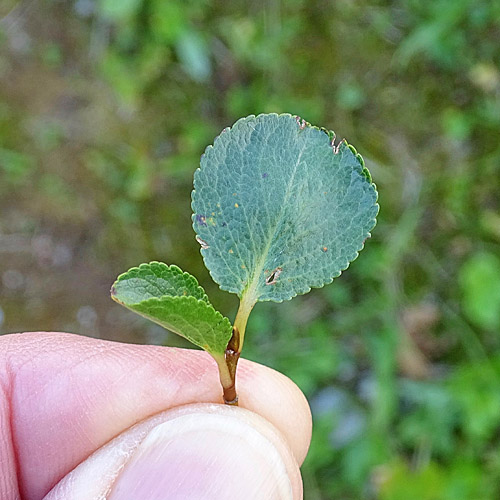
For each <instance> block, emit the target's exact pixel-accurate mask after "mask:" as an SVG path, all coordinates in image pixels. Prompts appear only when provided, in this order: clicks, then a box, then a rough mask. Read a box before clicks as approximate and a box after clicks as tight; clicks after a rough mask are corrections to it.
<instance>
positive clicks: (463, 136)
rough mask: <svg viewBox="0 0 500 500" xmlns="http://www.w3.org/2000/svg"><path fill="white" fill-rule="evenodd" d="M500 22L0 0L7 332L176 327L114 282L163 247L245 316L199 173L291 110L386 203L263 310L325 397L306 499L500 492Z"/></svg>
mask: <svg viewBox="0 0 500 500" xmlns="http://www.w3.org/2000/svg"><path fill="white" fill-rule="evenodd" d="M499 39H500V3H499V2H491V1H489V0H456V1H454V2H452V1H450V0H434V1H433V2H421V1H417V0H395V1H392V2H389V1H382V0H381V1H372V2H369V1H367V0H358V1H353V0H338V1H333V0H332V1H319V0H312V1H311V0H309V1H306V0H290V1H287V2H280V1H278V0H270V1H269V2H244V1H243V0H235V1H232V2H220V1H214V2H208V1H207V0H187V1H181V0H169V1H168V2H166V1H163V0H122V1H120V2H117V1H114V0H74V1H68V2H61V1H58V0H44V1H40V2H32V1H29V0H26V1H25V2H23V1H14V0H7V1H6V2H2V5H1V6H0V211H1V217H0V254H1V255H0V258H1V264H0V279H1V283H0V328H1V331H2V332H4V333H5V332H11V331H19V330H27V329H46V330H50V329H56V330H67V331H75V332H79V333H82V334H87V335H98V336H101V337H103V338H110V339H117V340H122V341H132V342H154V343H164V342H167V343H169V344H170V345H172V344H174V343H177V344H176V345H184V344H180V343H179V342H180V341H178V340H177V339H176V338H173V337H172V336H167V335H166V334H165V332H164V331H162V330H161V329H159V328H157V327H155V326H150V325H148V324H147V323H145V322H143V321H142V320H141V319H138V320H136V319H134V318H132V317H131V316H128V315H127V312H125V311H121V310H120V309H119V308H118V307H117V306H116V307H115V306H113V304H112V303H111V300H110V299H108V290H109V285H110V284H111V283H112V281H113V278H114V277H115V276H116V274H117V273H118V272H120V271H122V270H123V269H125V268H127V267H129V266H131V265H135V264H137V263H138V262H143V261H147V260H152V259H157V260H163V261H166V262H168V263H175V264H178V265H179V266H180V267H182V268H183V269H186V270H189V271H190V272H191V273H193V274H195V275H196V276H198V277H199V279H200V282H201V283H202V284H203V285H204V286H205V287H206V288H207V291H208V293H209V295H210V296H211V298H212V300H213V302H214V305H215V306H216V307H217V308H219V309H221V310H222V311H223V312H225V313H227V314H231V313H232V312H233V313H234V311H235V305H236V304H235V302H234V299H233V298H231V297H229V296H228V294H224V293H222V292H220V291H219V290H218V289H217V287H216V286H215V285H214V284H213V283H212V282H211V280H210V278H209V275H208V273H207V271H206V270H205V269H204V267H203V264H202V261H201V258H200V255H199V252H198V246H197V243H196V242H195V240H194V233H193V232H192V230H191V228H190V227H189V226H190V213H191V212H190V191H191V182H192V174H193V172H194V170H195V168H196V167H197V165H198V162H199V156H200V154H201V153H202V152H203V149H204V148H205V147H206V145H207V144H209V143H210V142H211V141H212V140H213V138H214V136H215V135H216V134H217V133H218V132H219V131H220V130H221V129H222V128H223V127H225V126H227V125H230V124H231V123H233V122H234V121H235V120H236V119H237V118H239V117H240V116H243V115H246V114H249V113H259V112H271V111H274V112H284V111H286V112H291V113H293V114H298V115H300V116H302V117H304V118H305V119H307V120H308V121H310V122H312V123H314V124H318V125H322V126H325V127H328V128H332V129H334V130H335V131H336V133H337V136H338V137H347V138H348V140H349V141H350V142H352V143H353V144H355V146H356V148H357V149H358V150H359V151H360V152H361V154H363V156H364V157H365V160H366V163H367V166H368V167H369V168H370V169H371V171H372V174H373V177H374V179H375V181H376V183H377V185H378V188H379V192H380V203H381V212H380V217H379V224H378V226H377V227H376V229H375V230H374V234H373V238H372V240H371V241H368V242H367V245H366V249H365V250H364V251H363V253H362V255H361V258H360V259H359V260H358V261H356V262H354V263H353V264H352V266H351V269H349V270H348V271H347V272H346V273H345V274H344V275H342V276H341V277H340V278H338V279H337V280H336V281H335V282H334V284H333V285H331V286H329V287H326V288H324V289H322V290H315V291H313V292H311V293H310V294H309V295H307V296H305V297H301V298H296V299H294V300H293V301H292V302H290V303H285V304H261V305H259V306H257V308H256V310H255V312H254V313H253V315H252V317H251V319H250V325H249V334H248V341H247V344H246V346H245V347H246V352H245V355H246V356H247V357H250V358H252V359H255V360H258V361H260V362H264V363H266V364H268V365H270V366H272V367H274V368H276V369H278V370H280V371H282V372H284V373H285V374H287V375H288V376H290V377H291V378H292V379H293V380H295V381H296V383H297V384H298V385H299V386H300V387H301V388H302V389H303V390H304V391H305V393H306V395H307V396H308V399H309V401H310V403H311V407H312V410H313V415H314V421H315V427H314V434H313V441H312V446H311V450H310V453H309V455H308V458H307V460H306V462H305V464H304V466H303V475H304V484H305V498H306V499H308V500H323V499H344V500H348V499H353V500H354V499H358V498H366V499H380V500H393V499H395V500H399V499H402V498H404V499H406V500H412V499H415V500H417V499H418V500H422V499H426V500H427V499H428V500H431V499H436V500H443V499H450V500H451V499H454V500H460V499H464V500H465V499H467V500H488V499H491V500H493V499H497V498H499V497H500V486H499V485H500V446H499V444H500V443H499V439H498V436H499V434H500V337H499V326H500V288H499V287H500V285H499V283H500V197H499V191H500V181H499V179H500V141H499V130H500V70H499V68H500V45H499V44H498V40H499ZM75 282H78V287H75V286H74V284H75Z"/></svg>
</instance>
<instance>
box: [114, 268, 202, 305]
mask: <svg viewBox="0 0 500 500" xmlns="http://www.w3.org/2000/svg"><path fill="white" fill-rule="evenodd" d="M113 290H114V291H115V293H116V294H119V295H120V297H121V298H122V300H123V301H124V302H127V303H136V302H141V301H143V300H146V299H148V298H151V297H163V296H164V295H177V296H182V295H191V296H193V297H195V298H197V299H200V300H204V301H205V302H208V297H207V295H206V294H205V290H203V288H202V287H201V286H200V285H199V284H198V280H197V279H196V278H195V277H194V276H192V275H191V274H189V273H185V272H184V271H182V270H181V269H180V268H178V267H177V266H174V265H171V266H167V264H164V263H163V262H150V263H149V264H141V265H140V266H139V267H133V268H132V269H129V270H128V271H127V272H126V273H123V274H121V275H120V276H118V278H117V280H116V282H115V283H114V284H113Z"/></svg>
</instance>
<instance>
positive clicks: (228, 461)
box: [108, 408, 294, 500]
mask: <svg viewBox="0 0 500 500" xmlns="http://www.w3.org/2000/svg"><path fill="white" fill-rule="evenodd" d="M228 410H230V409H229V408H228ZM236 411H241V410H239V409H236ZM139 498H147V499H149V500H160V499H162V500H163V499H172V500H176V499H179V500H180V499H182V500H188V499H205V500H211V499H214V500H215V499H217V500H224V499H231V500H234V499H235V498H238V499H242V500H249V499H259V500H262V499H283V500H284V499H287V500H288V499H292V498H294V497H293V491H292V484H291V482H290V479H289V477H288V473H287V468H286V466H285V463H284V461H283V459H282V456H281V454H280V452H279V451H278V449H277V448H276V446H275V445H274V444H273V443H272V442H271V441H270V440H269V439H268V438H267V437H266V436H264V435H263V434H262V433H260V432H259V431H258V430H256V429H255V427H254V426H253V425H250V424H249V422H248V421H246V420H245V419H242V418H241V414H239V416H238V415H237V414H236V413H235V412H231V411H226V410H224V411H223V414H218V413H213V412H209V413H204V412H195V413H191V414H184V415H179V416H178V417H176V418H174V419H172V420H169V421H166V422H163V423H161V424H159V425H158V426H156V427H154V428H153V429H152V430H151V431H150V432H149V434H148V435H147V436H146V437H145V439H144V440H143V441H142V442H141V444H140V445H139V446H138V447H137V449H136V451H135V452H134V454H133V455H132V457H131V458H130V460H129V461H128V462H127V464H126V465H125V466H124V468H123V470H122V472H121V473H120V474H119V475H118V477H117V479H116V481H115V483H114V485H113V487H112V489H111V492H110V495H109V496H108V499H109V500H129V499H134V500H136V499H139Z"/></svg>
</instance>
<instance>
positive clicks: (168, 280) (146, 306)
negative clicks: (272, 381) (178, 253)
mask: <svg viewBox="0 0 500 500" xmlns="http://www.w3.org/2000/svg"><path fill="white" fill-rule="evenodd" d="M111 296H112V298H113V300H115V301H116V302H118V303H119V304H122V305H123V306H125V307H127V308H128V309H130V310H132V311H134V312H136V313H139V314H140V315H142V316H144V317H145V318H148V319H150V320H152V321H154V322H155V323H158V324H159V325H161V326H163V327H164V328H167V329H168V330H170V331H172V332H175V333H177V334H178V335H181V336H182V337H184V338H186V339H188V340H189V341H190V342H192V343H193V344H195V345H197V346H198V347H201V348H202V349H205V350H206V351H207V352H209V353H210V354H212V355H213V356H214V357H216V356H219V357H220V355H223V354H224V351H225V349H226V347H227V344H228V342H229V339H230V338H231V335H232V326H231V322H230V321H229V320H228V319H227V318H225V317H224V316H222V314H221V313H219V312H218V311H216V310H215V309H214V307H213V306H212V305H211V304H210V302H209V301H208V298H207V296H206V294H205V292H204V290H203V288H202V287H201V286H199V285H198V281H197V280H196V278H195V277H194V276H191V275H190V274H188V273H185V272H183V271H181V269H179V268H178V267H177V266H167V265H166V264H163V263H162V262H151V263H149V264H141V265H140V266H139V267H134V268H132V269H130V270H129V271H127V272H126V273H124V274H122V275H120V276H119V277H118V279H117V280H116V281H115V283H114V284H113V287H112V288H111Z"/></svg>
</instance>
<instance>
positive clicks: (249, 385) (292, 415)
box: [238, 360, 312, 464]
mask: <svg viewBox="0 0 500 500" xmlns="http://www.w3.org/2000/svg"><path fill="white" fill-rule="evenodd" d="M238 370H239V372H238V392H239V401H240V406H241V407H243V408H246V409H248V410H251V411H253V412H255V413H258V414H259V415H261V416H262V417H264V418H265V419H266V420H268V421H269V422H271V423H272V424H273V425H274V426H275V427H276V428H277V429H279V430H280V431H281V432H282V434H283V435H284V436H285V438H286V440H287V442H288V444H289V445H290V448H291V449H292V451H293V453H294V455H295V458H296V460H297V462H298V463H299V464H302V463H303V461H304V459H305V457H306V455H307V452H308V450H309V445H310V442H311V433H312V416H311V410H310V408H309V404H308V402H307V399H306V397H305V396H304V394H303V392H302V391H301V390H300V389H299V388H298V387H297V385H296V384H295V383H294V382H293V381H292V380H290V379H289V378H288V377H286V376H285V375H283V374H282V373H280V372H278V371H276V370H273V369H272V368H268V367H266V366H263V365H260V364H258V363H254V362H252V361H248V360H241V361H240V366H239V369H238Z"/></svg>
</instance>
